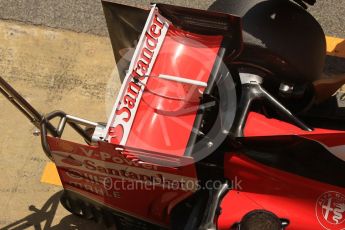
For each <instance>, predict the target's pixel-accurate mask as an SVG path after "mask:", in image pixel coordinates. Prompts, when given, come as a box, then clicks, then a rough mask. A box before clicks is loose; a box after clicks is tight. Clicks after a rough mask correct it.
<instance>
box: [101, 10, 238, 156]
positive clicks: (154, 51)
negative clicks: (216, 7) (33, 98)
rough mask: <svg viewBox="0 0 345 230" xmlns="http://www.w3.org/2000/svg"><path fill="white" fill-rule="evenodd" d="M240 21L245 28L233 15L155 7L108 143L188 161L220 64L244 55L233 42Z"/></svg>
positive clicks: (125, 84)
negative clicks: (202, 105)
mask: <svg viewBox="0 0 345 230" xmlns="http://www.w3.org/2000/svg"><path fill="white" fill-rule="evenodd" d="M186 11H188V12H186ZM163 15H164V16H163ZM234 20H236V23H237V24H239V20H238V18H236V17H233V16H230V15H225V14H218V13H205V11H198V10H191V9H187V8H182V7H175V6H168V5H158V6H157V5H154V6H153V7H152V9H151V11H150V14H149V16H148V19H147V22H146V25H145V27H144V30H143V32H142V34H141V37H140V39H139V43H138V45H137V47H136V50H135V53H134V55H133V58H132V61H131V63H130V66H129V69H128V72H127V74H126V77H125V79H124V81H123V84H122V87H121V89H120V92H119V94H118V97H117V100H116V102H115V105H114V108H113V111H112V114H111V116H110V118H109V120H108V124H107V128H106V138H107V140H108V141H109V142H110V143H113V144H117V145H123V146H128V147H135V148H139V149H145V150H148V151H154V152H164V153H168V154H173V155H177V156H183V155H184V154H185V153H186V149H187V147H188V145H189V144H190V139H191V137H192V136H193V133H195V132H194V131H195V129H198V128H199V127H196V126H197V124H196V117H197V116H198V111H199V106H200V103H201V98H202V95H203V93H204V92H206V91H209V90H210V88H212V87H213V82H214V79H215V77H216V76H217V72H218V71H219V65H220V64H219V63H220V62H221V61H222V60H223V58H224V57H225V55H229V56H232V57H233V56H234V55H236V54H237V53H238V52H239V47H240V45H239V44H240V43H239V42H238V43H239V44H234V43H231V42H230V43H229V39H228V38H231V39H230V40H234V37H235V36H233V35H231V36H229V34H233V33H232V32H230V31H231V30H234V29H233V28H232V27H231V26H229V25H233V24H234V22H235V21H234ZM212 28H213V29H212ZM237 28H240V26H237ZM239 33H240V32H239ZM237 35H238V33H237ZM237 40H238V39H237ZM229 47H230V49H229ZM234 47H236V48H234ZM227 50H230V52H227ZM193 130H194V131H193Z"/></svg>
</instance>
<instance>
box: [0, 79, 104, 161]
mask: <svg viewBox="0 0 345 230" xmlns="http://www.w3.org/2000/svg"><path fill="white" fill-rule="evenodd" d="M0 93H1V94H3V95H4V96H5V98H6V99H7V100H9V101H10V102H11V103H12V104H13V105H14V106H15V107H16V108H17V109H18V110H19V111H20V112H22V113H23V114H24V115H25V116H26V117H27V118H28V119H29V120H30V122H32V123H33V124H34V125H35V126H36V128H38V129H40V132H41V142H42V147H43V150H44V152H45V153H46V155H47V156H48V157H49V158H50V159H51V160H52V154H51V151H50V148H49V145H48V141H47V136H48V134H50V135H52V136H53V137H57V138H60V137H61V136H62V134H63V131H64V129H65V126H66V124H69V125H70V126H71V127H72V128H73V129H74V130H75V131H76V132H77V133H78V134H79V135H81V136H82V137H83V138H84V139H85V140H86V141H87V142H88V143H91V142H92V136H90V135H89V134H88V133H87V132H86V131H85V130H84V129H83V128H82V127H81V125H83V126H85V127H97V126H99V124H98V123H96V122H92V121H88V120H84V119H81V118H78V117H74V116H71V115H68V114H66V113H65V112H63V111H53V112H51V113H49V114H47V115H42V114H41V113H39V112H38V111H37V110H36V109H35V108H34V107H33V106H32V105H31V104H30V103H29V102H28V101H26V100H25V98H23V97H22V96H21V95H20V94H19V93H18V92H17V91H16V90H15V89H14V88H13V87H12V86H11V85H10V84H9V83H8V82H6V81H5V79H3V78H2V77H1V76H0ZM55 118H60V121H59V123H58V125H57V127H55V126H54V125H53V124H52V123H51V120H53V119H55Z"/></svg>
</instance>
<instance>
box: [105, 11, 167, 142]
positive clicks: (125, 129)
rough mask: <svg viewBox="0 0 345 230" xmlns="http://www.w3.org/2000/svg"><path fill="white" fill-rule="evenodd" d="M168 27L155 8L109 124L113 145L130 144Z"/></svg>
mask: <svg viewBox="0 0 345 230" xmlns="http://www.w3.org/2000/svg"><path fill="white" fill-rule="evenodd" d="M168 27H169V23H168V21H167V20H166V19H165V18H164V17H162V16H161V15H160V14H159V13H158V10H157V8H156V7H153V8H152V10H151V12H150V15H149V17H148V20H147V22H146V25H145V28H144V30H143V33H142V35H141V37H140V40H139V43H138V45H137V48H136V50H135V53H134V56H133V58H132V61H131V64H130V67H129V71H128V73H127V75H126V78H125V80H124V83H123V84H122V87H121V89H120V93H119V95H118V98H117V101H116V103H115V106H114V109H113V113H112V116H111V117H110V119H109V121H108V129H107V137H108V140H109V141H111V142H112V143H115V144H121V145H124V144H126V141H127V138H128V136H129V132H130V129H131V126H132V124H133V120H134V117H135V113H136V111H137V109H138V106H139V103H140V99H141V97H142V94H143V91H144V89H145V84H146V82H147V81H148V77H147V76H149V75H150V73H151V70H152V67H153V65H154V62H155V60H156V57H157V55H158V53H159V50H160V47H161V45H162V43H163V41H164V38H165V35H166V33H167V31H168Z"/></svg>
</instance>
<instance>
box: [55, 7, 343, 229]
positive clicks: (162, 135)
mask: <svg viewBox="0 0 345 230" xmlns="http://www.w3.org/2000/svg"><path fill="white" fill-rule="evenodd" d="M155 14H156V13H155V11H151V16H153V17H151V19H150V20H153V21H155V20H156V24H154V23H153V24H150V23H149V24H147V25H146V27H145V28H146V29H144V33H143V36H142V40H141V41H139V45H138V47H139V48H137V54H134V58H133V61H132V62H133V63H134V64H133V65H134V67H133V65H132V69H131V68H130V70H131V71H132V73H133V75H135V74H137V75H138V76H137V77H138V79H139V80H140V81H145V82H144V84H142V85H133V84H134V83H133V81H132V80H133V75H130V74H129V75H128V76H127V77H126V79H125V81H124V85H123V87H122V91H121V92H120V96H119V100H118V101H117V103H116V104H115V107H114V111H113V114H112V115H113V118H112V119H110V122H108V126H107V128H108V129H107V130H106V132H107V135H109V136H107V138H108V139H107V140H108V141H109V143H104V142H100V143H99V145H98V146H96V147H90V146H85V145H79V144H75V143H71V142H67V141H63V140H59V139H54V138H50V139H49V142H50V148H51V150H52V152H53V157H54V160H55V162H56V164H57V167H58V171H59V174H60V177H61V180H62V183H63V186H64V188H65V189H67V190H70V191H73V192H76V193H79V194H81V195H82V196H85V197H87V198H89V199H92V200H94V201H96V202H98V203H100V204H101V205H104V206H107V207H110V208H111V209H113V210H116V211H119V212H121V213H125V214H128V215H130V216H133V217H136V218H138V219H142V220H145V221H147V222H150V223H154V224H157V225H161V226H169V224H170V223H169V221H170V214H171V210H172V209H173V207H174V206H175V205H176V204H178V203H179V202H181V201H183V200H184V199H186V198H187V197H189V196H191V195H192V194H193V193H194V192H195V187H189V186H188V187H185V186H184V185H185V183H182V182H181V179H183V181H189V182H191V183H192V184H196V183H197V179H198V178H197V173H196V166H195V164H194V162H193V159H192V158H191V157H186V156H184V153H185V150H186V148H187V145H188V142H189V138H190V136H191V133H192V132H191V130H192V129H193V127H194V122H195V119H196V116H197V110H198V106H199V103H200V95H201V94H202V93H203V90H205V87H199V86H198V87H195V86H191V85H186V84H181V83H176V82H174V81H165V80H162V79H158V76H159V75H160V74H165V75H170V76H175V77H179V78H183V79H188V80H196V81H200V82H203V83H207V82H208V80H209V77H210V75H211V71H212V69H213V67H214V63H215V60H216V58H217V54H218V51H219V49H220V47H221V44H222V41H223V37H222V36H209V35H199V34H194V33H190V32H186V31H183V30H181V29H179V28H177V27H175V26H174V25H173V24H164V25H165V26H166V27H163V23H162V20H163V21H164V18H162V17H158V19H157V17H156V18H155ZM156 16H157V15H156ZM152 18H153V19H152ZM159 18H160V19H159ZM150 20H148V22H150ZM157 20H158V22H157ZM159 20H160V21H159ZM157 26H158V27H159V26H161V30H156V29H157V28H158V27H157ZM164 28H165V30H164ZM150 31H151V32H150ZM152 31H155V32H157V33H156V35H157V37H158V38H157V41H156V40H155V41H154V42H153V40H150V41H151V43H150V41H149V40H145V38H146V39H152V37H153V36H154V34H152ZM163 32H164V33H163ZM145 33H146V35H145ZM149 33H151V34H149ZM158 34H159V35H158ZM163 34H164V35H163ZM161 35H162V36H163V37H160V36H161ZM150 36H151V37H150ZM143 44H144V45H143ZM145 44H146V45H147V46H152V47H154V48H152V50H148V49H147V50H146V52H149V53H150V52H151V56H150V58H148V57H146V58H148V63H147V66H146V67H145V69H144V70H143V69H141V74H142V75H140V74H138V71H137V72H135V70H136V69H135V67H136V68H139V67H140V68H142V64H143V63H142V61H143V60H145V57H143V56H140V54H145V53H144V51H143V50H144V49H145ZM146 48H147V47H146ZM155 52H156V54H155ZM135 55H137V56H135ZM155 55H156V56H155ZM148 69H150V71H148ZM143 71H144V72H145V73H146V74H148V75H149V76H153V77H151V78H150V77H148V79H146V80H144V79H145V77H147V76H144V75H145V74H144V73H143ZM147 72H148V73H147ZM130 84H132V88H130V86H129V85H130ZM133 92H134V93H133ZM122 93H123V94H122ZM131 96H132V97H131ZM192 107H195V109H192V110H188V109H189V108H192ZM181 111H182V114H181V113H179V112H181ZM186 111H187V112H186ZM176 114H178V115H176ZM121 119H122V120H121ZM197 128H198V127H197ZM126 130H127V131H128V130H129V131H128V133H127V134H126V132H127V131H126ZM124 136H125V138H124ZM244 136H245V137H244V138H246V139H255V138H257V137H260V138H270V137H273V136H274V137H279V136H299V137H301V138H305V139H308V140H312V141H315V142H317V143H319V144H320V146H321V147H324V148H326V149H327V150H329V151H330V153H329V154H334V155H335V156H337V157H339V153H341V151H342V146H343V145H345V138H344V137H345V133H344V132H342V131H334V130H327V129H315V130H313V131H312V132H307V131H303V130H301V129H300V128H298V127H296V126H294V125H292V124H289V123H287V122H284V121H280V120H277V119H269V118H267V117H265V116H263V115H261V114H258V113H250V115H249V117H248V120H247V124H246V127H245V130H244ZM134 147H135V148H137V150H138V149H139V150H140V151H137V150H135V151H134V150H133V149H131V148H134ZM282 148H284V146H282ZM186 162H187V163H188V164H187V163H186ZM320 170H327V169H322V168H320ZM210 173H212V172H210ZM224 177H225V178H227V179H228V180H229V181H240V182H241V183H240V184H239V186H240V187H238V188H237V187H235V188H233V189H232V190H230V191H229V192H228V193H227V194H226V195H225V197H224V198H223V199H222V201H221V203H220V206H221V209H222V212H221V214H220V216H219V218H218V220H217V225H218V228H219V229H230V228H231V227H232V226H234V224H236V223H238V222H240V221H241V219H242V217H243V216H244V215H245V214H247V213H248V212H251V211H253V210H258V209H264V210H268V211H271V212H273V213H275V214H276V215H277V216H278V217H279V218H284V219H287V220H289V222H290V224H289V226H288V227H287V229H302V228H303V229H313V230H314V229H324V228H328V229H343V228H345V225H344V222H340V223H338V224H334V225H332V224H331V223H332V218H333V220H339V218H338V217H337V216H336V213H335V212H334V213H333V214H332V213H331V214H330V212H329V211H330V210H331V209H328V211H327V210H326V211H327V215H325V212H324V210H323V204H324V203H323V202H324V200H325V199H326V198H327V197H326V198H324V197H323V196H324V194H326V195H327V194H328V195H329V196H330V197H331V196H332V192H333V193H334V194H338V195H337V197H336V199H338V200H341V199H342V197H343V196H344V195H342V194H345V189H344V188H341V187H336V186H331V185H329V184H325V183H321V182H318V181H316V180H312V179H308V178H305V177H301V176H298V175H295V174H292V173H288V172H285V171H283V170H279V169H275V168H272V167H269V166H266V165H264V164H261V163H258V162H256V161H254V160H252V159H250V158H248V157H246V156H245V155H243V154H241V153H226V154H225V158H224ZM133 181H137V182H139V184H145V183H146V182H155V183H156V186H155V188H154V189H147V187H146V188H145V189H140V188H135V189H132V190H128V189H123V188H120V189H115V188H114V187H113V186H111V187H110V188H109V189H108V190H107V189H105V186H108V184H109V183H111V184H112V185H114V184H116V183H117V182H120V183H121V184H123V183H124V184H125V185H130V184H131V183H132V182H133ZM166 184H168V185H172V184H175V185H176V184H177V185H178V186H179V187H178V189H176V188H175V189H172V188H166V187H164V186H163V185H166ZM189 185H190V184H189ZM148 187H149V188H152V186H151V187H150V186H148ZM339 194H340V195H339ZM328 208H332V207H330V206H329V207H328ZM344 208H345V207H344ZM332 210H333V211H334V210H335V208H334V207H333V209H332ZM344 211H345V210H344ZM339 213H340V212H338V214H339ZM328 214H329V215H328ZM341 214H342V213H341ZM325 216H326V217H327V218H330V219H331V221H329V222H327V220H328V219H327V218H326V217H325ZM322 218H323V219H322ZM337 218H338V219H337ZM341 220H344V219H343V218H342V219H341ZM323 226H324V227H323Z"/></svg>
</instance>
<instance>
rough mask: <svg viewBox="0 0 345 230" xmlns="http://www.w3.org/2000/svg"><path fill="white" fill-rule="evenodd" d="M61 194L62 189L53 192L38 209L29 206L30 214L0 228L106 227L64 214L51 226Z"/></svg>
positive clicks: (68, 229)
mask: <svg viewBox="0 0 345 230" xmlns="http://www.w3.org/2000/svg"><path fill="white" fill-rule="evenodd" d="M61 194H62V191H61V192H58V193H56V194H54V195H53V196H52V197H50V198H49V200H47V202H46V203H45V204H44V205H43V206H42V208H40V209H39V208H37V207H36V206H34V205H31V206H29V210H30V211H31V212H32V214H30V215H28V216H26V217H24V218H22V219H20V220H18V221H16V222H14V223H12V224H9V225H7V226H5V227H3V228H1V230H21V229H28V228H31V229H32V228H34V229H36V230H40V229H53V230H72V229H73V230H74V229H106V227H105V226H103V225H101V224H97V223H94V222H93V221H88V220H85V219H81V218H79V217H76V216H74V215H69V216H66V217H64V218H63V219H62V220H61V221H60V223H58V224H56V225H54V226H52V224H53V220H54V218H55V214H56V210H57V208H58V206H59V203H60V196H61Z"/></svg>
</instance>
